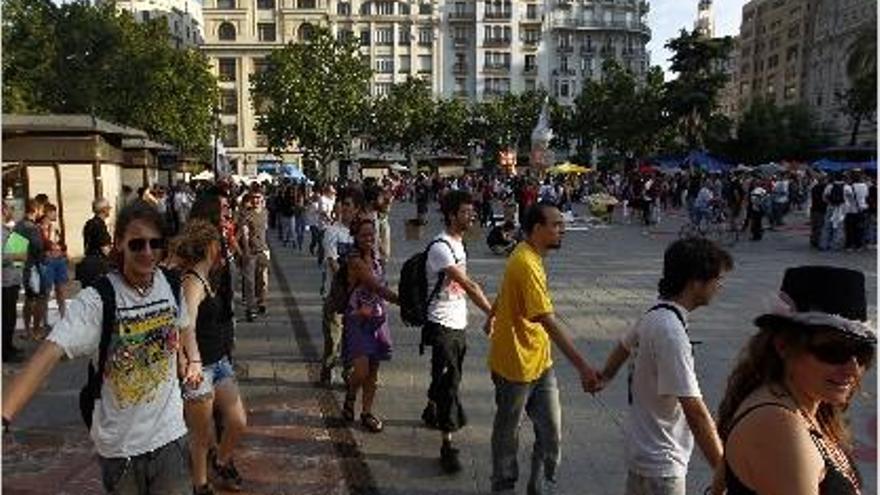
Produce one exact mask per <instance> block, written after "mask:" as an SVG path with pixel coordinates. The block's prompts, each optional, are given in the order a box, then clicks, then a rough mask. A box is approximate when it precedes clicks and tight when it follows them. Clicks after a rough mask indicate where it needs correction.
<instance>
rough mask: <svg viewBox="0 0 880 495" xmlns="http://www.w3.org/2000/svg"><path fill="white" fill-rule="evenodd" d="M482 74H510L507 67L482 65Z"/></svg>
mask: <svg viewBox="0 0 880 495" xmlns="http://www.w3.org/2000/svg"><path fill="white" fill-rule="evenodd" d="M483 74H502V75H503V74H510V66H509V65H484V66H483Z"/></svg>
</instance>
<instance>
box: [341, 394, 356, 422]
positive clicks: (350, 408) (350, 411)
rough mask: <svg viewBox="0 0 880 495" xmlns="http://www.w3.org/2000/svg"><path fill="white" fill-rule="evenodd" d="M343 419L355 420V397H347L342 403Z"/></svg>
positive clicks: (347, 420)
mask: <svg viewBox="0 0 880 495" xmlns="http://www.w3.org/2000/svg"><path fill="white" fill-rule="evenodd" d="M342 419H344V420H345V421H346V422H347V423H350V422H352V421H354V398H349V397H346V398H345V402H344V403H343V404H342Z"/></svg>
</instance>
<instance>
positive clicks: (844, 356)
mask: <svg viewBox="0 0 880 495" xmlns="http://www.w3.org/2000/svg"><path fill="white" fill-rule="evenodd" d="M807 351H809V353H810V354H812V355H813V356H815V357H816V359H818V360H819V361H822V362H823V363H826V364H845V363H848V362H849V361H850V360H851V359H852V358H853V357H855V358H856V361H857V362H858V363H859V365H860V366H867V365H868V364H869V363H870V362H871V361H872V360H873V359H874V346H873V345H871V344H868V343H866V342H848V341H845V340H831V341H827V342H821V343H818V342H810V343H808V344H807Z"/></svg>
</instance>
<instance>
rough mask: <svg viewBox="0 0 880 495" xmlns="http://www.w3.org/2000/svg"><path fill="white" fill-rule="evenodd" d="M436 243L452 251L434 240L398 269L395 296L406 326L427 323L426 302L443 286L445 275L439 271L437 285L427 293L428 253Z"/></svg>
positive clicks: (443, 240) (440, 240)
mask: <svg viewBox="0 0 880 495" xmlns="http://www.w3.org/2000/svg"><path fill="white" fill-rule="evenodd" d="M438 242H442V243H443V244H446V245H447V246H449V249H450V250H452V245H451V244H449V242H448V241H447V240H445V239H434V240H433V241H431V242H430V243H429V244H428V247H426V248H425V250H424V251H420V252H418V253H416V254H414V255H412V256H410V258H409V259H408V260H406V261H405V262H404V263H403V267H402V268H401V269H400V281H399V282H398V284H397V295H398V297H399V298H400V319H401V320H403V323H404V324H406V325H408V326H411V327H420V326H423V325H424V324H425V323H426V322H427V321H428V302H430V301H431V299H433V298H434V297H435V296H436V295H437V293H438V292H440V288H441V287H442V286H443V279H444V278H445V277H446V273H445V272H442V271H441V272H440V273H439V274H438V277H437V283H436V284H434V288H433V289H432V290H431V292H430V293H428V270H427V266H428V252H429V251H430V250H431V246H433V245H434V244H436V243H438ZM454 253H455V251H453V256H454ZM456 261H458V260H456Z"/></svg>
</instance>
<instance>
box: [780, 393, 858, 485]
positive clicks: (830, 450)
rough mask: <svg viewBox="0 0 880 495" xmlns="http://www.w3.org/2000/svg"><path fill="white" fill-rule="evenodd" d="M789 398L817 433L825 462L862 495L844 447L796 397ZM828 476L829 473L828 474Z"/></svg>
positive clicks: (816, 441) (817, 440)
mask: <svg viewBox="0 0 880 495" xmlns="http://www.w3.org/2000/svg"><path fill="white" fill-rule="evenodd" d="M789 397H791V399H792V401H793V402H794V404H795V406H796V407H797V410H798V414H799V415H800V416H801V419H803V420H804V421H805V422H806V423H807V426H808V428H810V429H811V430H813V431H815V432H816V437H815V438H814V443H815V444H816V448H818V449H819V453H820V454H821V455H822V457H823V459H824V460H825V462H828V463H830V464H831V465H832V466H833V467H834V468H835V469H836V470H837V471H838V472H840V474H841V475H842V476H843V477H844V478H846V480H847V481H848V482H849V483H850V485H852V487H853V490H855V493H856V494H857V495H859V494H861V493H862V492H861V484H860V483H859V478H858V476H857V475H856V472H855V469H854V468H853V465H852V462H850V459H849V457H847V455H846V454H845V453H844V452H843V449H842V447H841V446H840V445H839V444H838V443H837V441H836V440H835V439H834V438H831V437H830V436H829V435H826V434H825V431H824V430H823V429H822V427H821V425H820V424H819V423H818V422H817V421H816V419H815V418H813V417H811V415H809V414H807V412H806V411H804V410H803V408H802V407H801V406H800V404H798V403H797V401H796V400H795V399H794V397H793V396H792V395H791V393H789ZM826 474H827V473H826Z"/></svg>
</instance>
